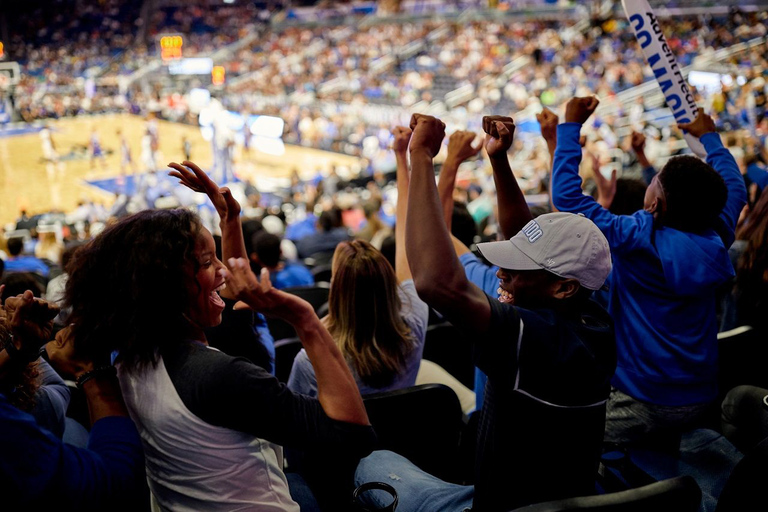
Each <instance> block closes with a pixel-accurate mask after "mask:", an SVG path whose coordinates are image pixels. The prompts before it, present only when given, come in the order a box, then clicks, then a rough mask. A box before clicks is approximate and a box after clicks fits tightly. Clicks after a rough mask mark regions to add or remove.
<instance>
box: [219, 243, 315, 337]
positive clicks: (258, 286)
mask: <svg viewBox="0 0 768 512" xmlns="http://www.w3.org/2000/svg"><path fill="white" fill-rule="evenodd" d="M227 266H228V267H229V269H228V270H222V271H221V272H222V274H223V276H224V279H225V280H226V282H227V288H228V289H230V290H231V292H232V295H233V296H234V297H235V298H236V299H237V300H238V301H241V302H243V303H244V304H246V305H247V306H248V307H250V308H251V309H253V310H255V311H258V312H259V313H263V314H265V315H269V316H275V317H279V318H282V319H284V320H286V321H287V322H289V323H295V322H298V321H300V317H301V315H302V314H306V313H311V314H313V315H314V309H313V308H312V306H311V305H310V304H309V303H308V302H307V301H305V300H303V299H301V298H299V297H297V296H295V295H291V294H288V293H283V292H281V291H279V290H276V289H274V288H272V282H271V281H270V279H269V270H267V269H266V268H262V269H261V276H260V278H258V279H257V278H256V275H255V274H254V273H253V271H251V267H250V265H249V263H248V261H247V260H246V259H245V258H230V259H229V260H228V261H227ZM238 304H239V303H238ZM241 308H242V306H241V305H240V306H237V307H236V309H241Z"/></svg>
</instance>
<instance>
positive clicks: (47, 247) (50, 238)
mask: <svg viewBox="0 0 768 512" xmlns="http://www.w3.org/2000/svg"><path fill="white" fill-rule="evenodd" d="M63 251H64V246H63V244H62V243H61V242H59V241H58V240H57V239H56V233H55V232H54V231H52V230H46V231H43V230H38V242H37V245H35V256H36V257H37V258H38V259H40V260H48V261H49V262H50V263H51V264H52V265H58V264H59V263H60V262H61V253H62V252H63Z"/></svg>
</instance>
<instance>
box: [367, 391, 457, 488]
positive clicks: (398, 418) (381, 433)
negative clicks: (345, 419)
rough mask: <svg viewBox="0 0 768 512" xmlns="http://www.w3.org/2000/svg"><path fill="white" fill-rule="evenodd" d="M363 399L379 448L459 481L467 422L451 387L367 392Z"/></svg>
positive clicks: (443, 476) (445, 478) (424, 468)
mask: <svg viewBox="0 0 768 512" xmlns="http://www.w3.org/2000/svg"><path fill="white" fill-rule="evenodd" d="M363 400H364V402H365V408H366V410H367V411H368V418H369V419H370V420H371V424H372V425H373V428H374V430H375V431H376V436H377V438H378V445H377V449H379V450H391V451H393V452H395V453H399V454H400V455H402V456H404V457H406V458H407V459H409V460H410V461H411V462H413V463H414V464H416V465H417V466H418V467H420V468H421V469H423V470H424V471H426V472H427V473H430V474H432V475H435V476H437V477H438V478H442V479H443V480H448V481H455V480H456V478H455V477H456V475H457V472H458V468H457V466H458V461H459V457H458V453H459V439H460V436H461V432H462V429H463V427H464V423H463V420H462V418H463V416H462V410H461V404H460V403H459V399H458V397H457V396H456V393H455V392H454V391H453V390H452V389H451V388H449V387H448V386H445V385H443V384H424V385H421V386H413V387H410V388H405V389H399V390H396V391H387V392H383V393H375V394H371V395H366V396H364V397H363Z"/></svg>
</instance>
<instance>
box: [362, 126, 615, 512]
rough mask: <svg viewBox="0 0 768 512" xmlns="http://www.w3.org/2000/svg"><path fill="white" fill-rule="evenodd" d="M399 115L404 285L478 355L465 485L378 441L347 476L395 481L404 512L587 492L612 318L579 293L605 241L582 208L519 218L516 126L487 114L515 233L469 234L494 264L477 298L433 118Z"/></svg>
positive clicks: (508, 504) (598, 269)
mask: <svg viewBox="0 0 768 512" xmlns="http://www.w3.org/2000/svg"><path fill="white" fill-rule="evenodd" d="M411 126H412V128H413V136H412V139H411V144H410V154H411V166H412V175H411V184H410V191H409V201H408V211H409V216H410V219H411V221H410V222H408V223H407V225H406V249H407V252H408V258H409V262H410V266H411V269H412V271H413V275H414V281H415V283H416V288H417V290H418V293H419V296H420V297H422V298H423V299H425V301H426V302H427V303H428V304H429V305H430V306H432V307H434V308H435V309H436V310H437V311H439V312H440V313H442V314H443V315H444V316H446V317H447V318H448V319H449V320H450V321H451V322H452V323H453V324H454V325H456V326H457V327H460V328H462V329H464V330H466V331H467V333H468V335H470V336H471V337H472V340H473V341H474V342H475V360H476V364H477V365H478V366H479V367H480V368H481V369H482V370H483V371H484V372H485V373H486V374H487V375H488V384H487V388H486V394H485V403H484V405H483V410H482V413H481V416H480V425H479V427H478V439H477V456H476V466H475V488H474V490H473V488H472V487H462V486H456V485H452V484H447V483H445V482H441V481H439V480H437V479H434V478H431V477H429V476H427V475H423V473H420V471H419V470H418V469H417V468H415V467H414V466H412V465H410V464H409V463H408V461H407V460H405V459H403V458H402V457H400V456H397V455H395V454H392V453H389V452H374V453H373V454H372V455H371V456H369V457H367V458H366V459H363V461H361V463H360V466H359V467H358V471H357V475H356V479H357V481H358V483H362V482H365V481H371V480H379V481H387V482H388V483H389V484H390V485H392V486H394V487H396V488H397V489H398V492H399V495H400V505H399V507H398V510H400V509H402V510H404V511H406V512H407V511H410V510H421V509H424V508H429V509H430V510H455V511H460V510H464V509H465V508H466V507H470V506H471V507H472V508H473V509H476V510H493V511H506V510H511V509H513V508H515V507H520V506H523V505H528V504H531V503H536V502H539V501H546V500H549V499H556V498H562V497H567V496H575V495H582V494H591V493H593V492H594V475H595V473H596V471H597V464H598V460H599V457H600V452H601V443H602V436H603V430H604V420H605V401H606V399H607V397H608V392H609V380H610V377H611V375H612V374H613V368H614V364H615V353H614V345H613V331H612V328H611V321H610V318H609V317H608V315H607V313H606V312H605V311H604V310H602V308H600V307H599V306H597V305H596V304H594V303H592V302H590V301H589V300H588V299H589V296H590V294H591V290H594V289H597V288H600V287H601V286H602V284H603V282H604V281H605V278H606V277H607V275H608V273H609V272H610V268H611V260H610V252H609V249H608V243H607V241H606V240H605V237H604V236H603V235H602V234H601V233H600V231H599V230H598V229H597V227H596V226H595V225H594V224H592V223H591V222H590V221H589V220H587V219H585V218H583V217H579V216H575V215H571V214H563V213H556V214H549V215H543V216H541V217H539V218H538V219H537V221H532V220H531V216H530V212H529V211H528V207H527V205H526V203H525V199H524V197H523V195H522V193H521V191H520V189H519V187H518V186H517V184H516V181H515V179H514V176H513V174H512V172H511V169H510V168H509V163H508V161H507V155H506V152H507V150H508V149H509V148H510V146H511V145H512V135H513V131H514V124H513V122H512V120H511V118H507V117H492V118H488V117H486V118H484V120H483V128H484V131H485V132H486V134H487V135H486V140H485V148H486V151H487V152H488V155H489V156H490V158H491V159H497V160H498V163H497V164H496V165H498V169H499V176H498V178H499V180H498V181H497V190H498V193H499V196H498V201H499V217H500V220H501V223H502V224H501V225H502V230H503V232H504V233H505V234H506V233H509V232H517V234H516V235H515V236H513V237H512V238H511V239H510V240H506V241H502V242H492V243H487V244H479V245H478V248H479V249H480V251H481V252H482V253H483V255H484V256H485V257H486V258H487V259H489V260H491V262H493V263H496V264H498V265H499V266H500V270H499V273H498V276H499V280H500V285H501V290H500V292H499V295H498V300H497V299H495V298H491V297H489V296H488V295H486V294H485V293H483V292H482V290H480V289H479V288H477V287H476V286H475V285H473V284H471V283H470V282H469V281H468V280H467V278H466V276H465V275H464V272H463V270H462V267H461V264H460V263H459V261H458V259H457V258H456V257H455V256H453V247H452V243H451V238H450V234H449V232H448V230H447V229H446V228H445V222H444V220H443V215H444V213H443V211H442V209H441V206H440V201H439V196H438V192H437V187H436V186H435V181H434V175H433V170H432V165H433V164H432V159H433V158H434V156H435V154H437V152H438V151H439V149H440V145H441V142H442V139H443V136H444V130H445V126H444V125H443V124H442V123H441V122H440V121H439V120H437V119H435V118H433V117H429V116H423V115H418V114H416V115H414V117H413V119H412V120H411ZM502 169H504V171H505V174H504V175H501V170H502ZM519 228H523V229H519ZM388 474H394V475H397V476H398V477H399V478H387V476H386V475H388ZM382 479H383V480H382ZM511 482H514V485H510V483H511ZM427 503H428V505H427ZM420 507H421V508H420Z"/></svg>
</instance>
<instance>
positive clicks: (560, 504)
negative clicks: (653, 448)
mask: <svg viewBox="0 0 768 512" xmlns="http://www.w3.org/2000/svg"><path fill="white" fill-rule="evenodd" d="M700 503H701V490H700V489H699V486H698V485H697V484H696V480H694V479H693V478H692V477H690V476H680V477H676V478H670V479H668V480H662V481H661V482H655V483H652V484H649V485H645V486H643V487H638V488H636V489H629V490H626V491H620V492H614V493H610V494H600V495H596V496H583V497H579V498H568V499H564V500H556V501H548V502H546V503H538V504H536V505H529V506H527V507H521V508H517V509H515V510H513V511H512V512H565V511H568V510H582V511H595V512H651V511H659V512H662V511H664V512H666V511H670V512H673V511H674V512H697V511H698V510H699V505H700Z"/></svg>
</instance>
